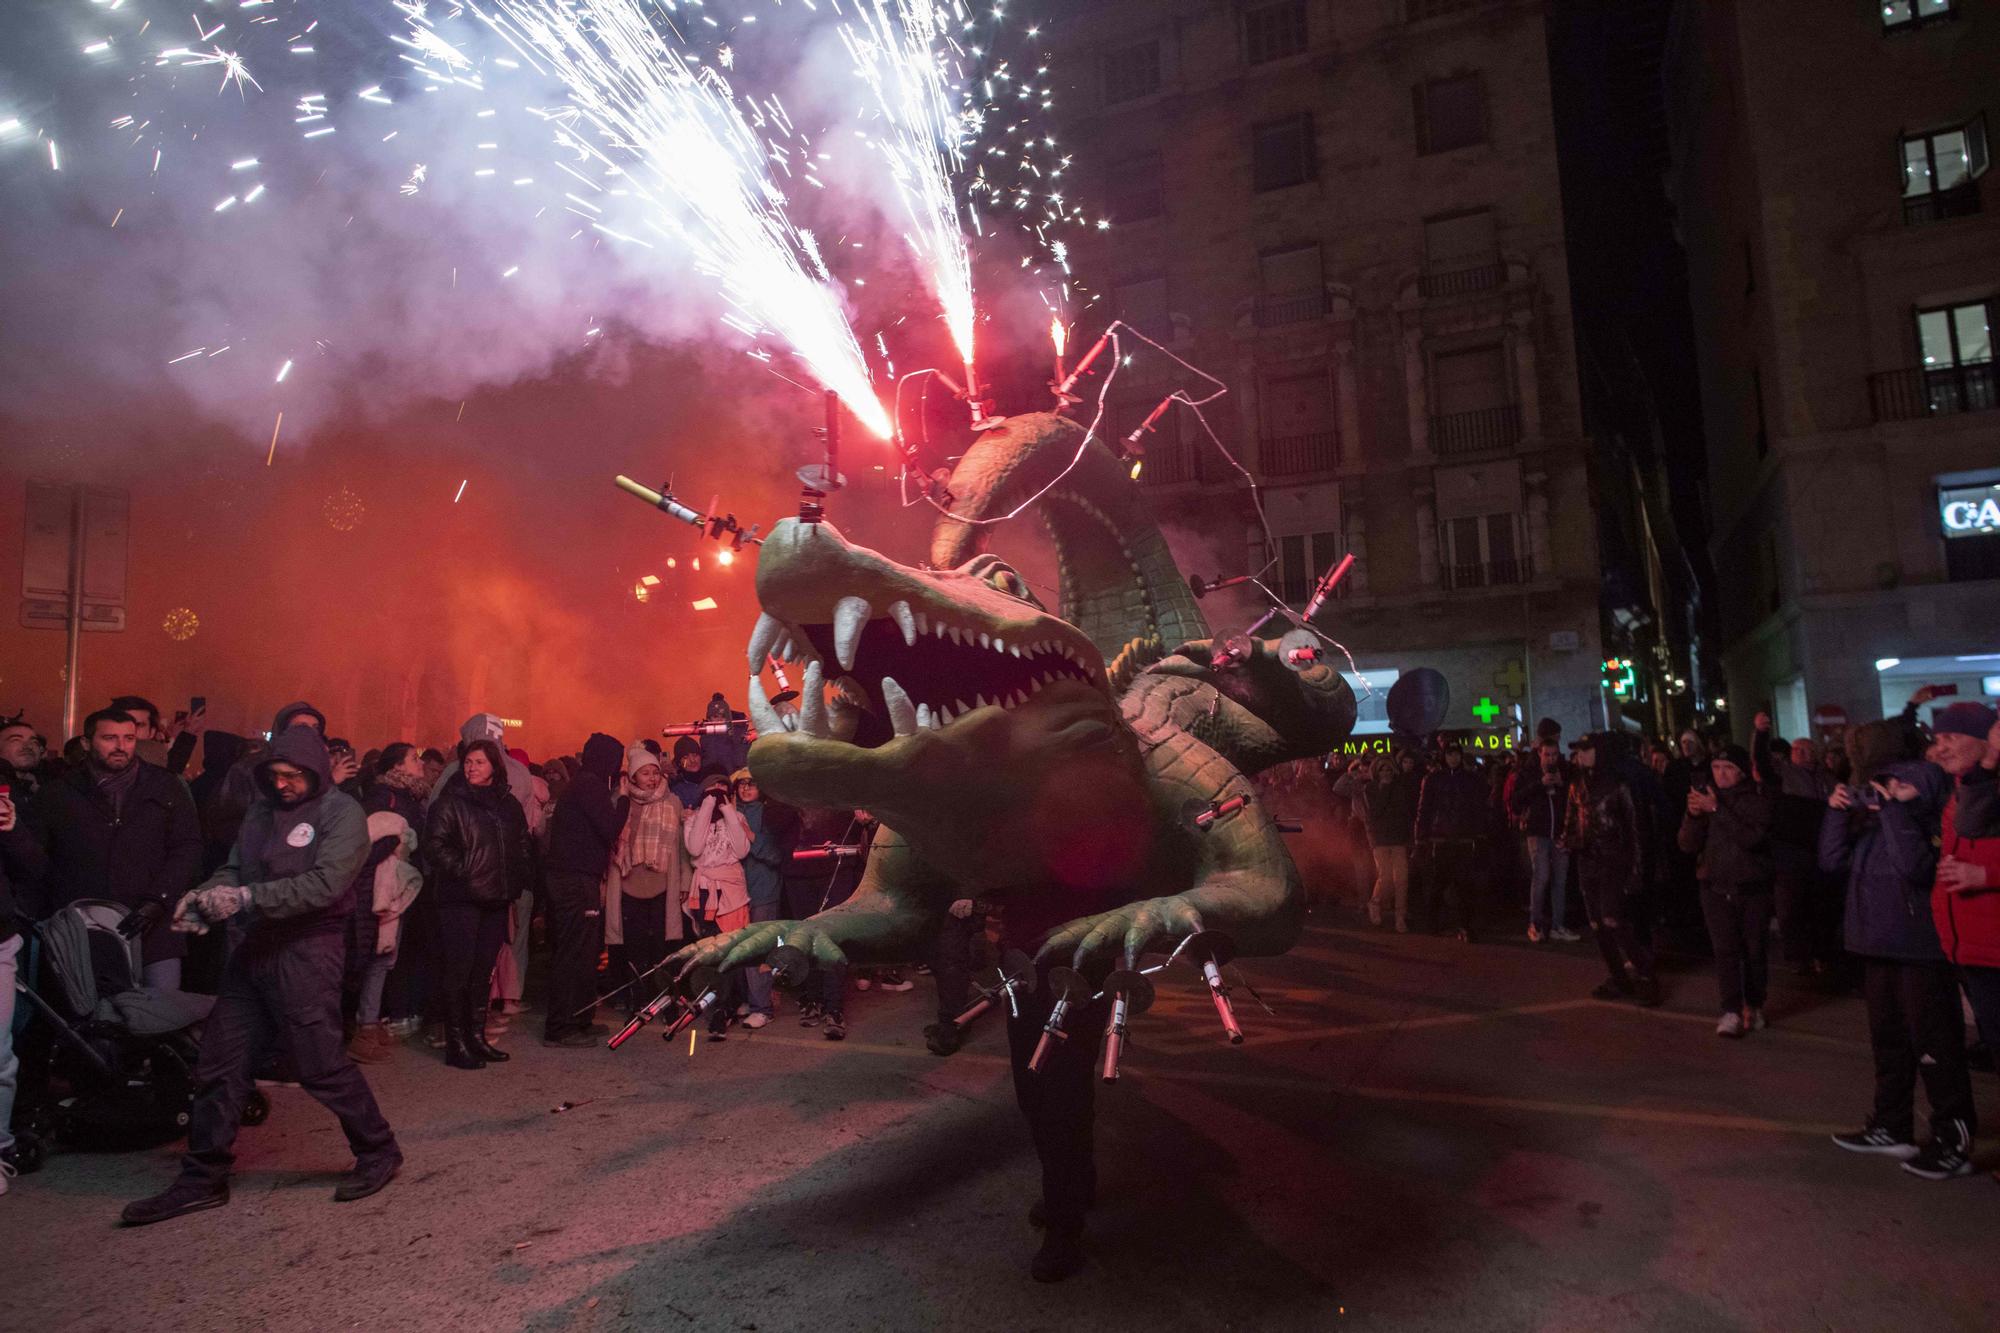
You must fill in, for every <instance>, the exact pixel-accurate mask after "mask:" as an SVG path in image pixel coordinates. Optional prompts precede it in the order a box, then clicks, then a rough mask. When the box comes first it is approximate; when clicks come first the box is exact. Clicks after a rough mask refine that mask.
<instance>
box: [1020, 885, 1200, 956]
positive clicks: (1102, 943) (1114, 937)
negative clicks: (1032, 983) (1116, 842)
mask: <svg viewBox="0 0 2000 1333" xmlns="http://www.w3.org/2000/svg"><path fill="white" fill-rule="evenodd" d="M1200 929H1202V922H1201V913H1200V912H1199V911H1197V910H1196V909H1195V906H1194V904H1193V903H1192V902H1190V901H1189V900H1188V896H1187V895H1186V894H1175V895H1173V896H1172V897H1167V898H1147V899H1144V900H1142V901H1140V902H1136V903H1128V904H1126V905H1125V906H1124V907H1120V908H1116V909H1114V910H1112V911H1109V912H1100V913H1098V914H1097V915H1096V916H1086V917H1079V918H1078V919H1077V920H1075V921H1071V922H1069V923H1068V924H1067V925H1063V926H1059V927H1057V928H1056V930H1055V932H1054V933H1053V934H1051V935H1050V936H1049V938H1048V942H1047V943H1046V944H1044V945H1042V947H1041V950H1040V951H1039V952H1038V953H1037V954H1036V955H1035V962H1036V964H1037V965H1038V966H1039V965H1041V964H1043V963H1048V962H1059V961H1061V959H1062V957H1063V955H1064V954H1065V953H1067V954H1068V955H1069V959H1070V963H1069V965H1070V966H1071V967H1073V968H1075V969H1076V970H1077V971H1079V972H1084V973H1086V974H1093V975H1094V974H1095V972H1098V971H1102V970H1104V968H1105V967H1106V966H1107V965H1108V966H1111V967H1117V966H1120V965H1121V964H1122V965H1123V966H1125V967H1127V968H1133V967H1137V966H1138V965H1139V956H1140V955H1141V954H1144V953H1146V952H1148V951H1149V950H1152V949H1154V948H1156V947H1161V946H1165V947H1168V948H1171V947H1172V946H1173V945H1175V944H1178V943H1179V942H1180V941H1181V940H1183V939H1186V938H1187V937H1188V936H1189V935H1192V934H1194V933H1195V932H1196V931H1199V930H1200Z"/></svg>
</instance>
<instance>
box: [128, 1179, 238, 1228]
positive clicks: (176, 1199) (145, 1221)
mask: <svg viewBox="0 0 2000 1333" xmlns="http://www.w3.org/2000/svg"><path fill="white" fill-rule="evenodd" d="M228 1202H229V1184H228V1182H227V1181H222V1182H218V1183H216V1184H212V1185H211V1184H209V1183H208V1182H207V1181H205V1180H176V1181H175V1182H174V1183H173V1184H171V1185H169V1186H167V1188H166V1189H165V1190H163V1191H162V1192H160V1193H158V1194H155V1195H154V1196H153V1197H152V1198H150V1199H140V1200H139V1201H137V1202H136V1203H128V1204H126V1205H125V1211H124V1212H122V1213H120V1214H119V1215H118V1220H119V1221H120V1222H122V1223H124V1224H125V1225H126V1226H128V1227H144V1226H151V1225H152V1224H153V1223H155V1222H164V1221H166V1220H167V1219H169V1218H174V1217H181V1216H184V1215H185V1214H188V1213H199V1212H204V1211H206V1210H207V1209H210V1208H220V1207H222V1206H223V1205H224V1204H226V1203H228Z"/></svg>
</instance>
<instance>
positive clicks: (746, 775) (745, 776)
mask: <svg viewBox="0 0 2000 1333" xmlns="http://www.w3.org/2000/svg"><path fill="white" fill-rule="evenodd" d="M756 780H757V779H756V776H755V775H754V774H752V773H751V772H750V770H749V769H747V768H739V769H737V770H736V771H735V772H734V773H731V774H730V775H729V781H730V784H731V785H732V786H733V785H735V784H736V783H739V782H755V781H756Z"/></svg>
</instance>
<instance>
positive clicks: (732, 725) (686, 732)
mask: <svg viewBox="0 0 2000 1333" xmlns="http://www.w3.org/2000/svg"><path fill="white" fill-rule="evenodd" d="M732 731H741V732H743V733H744V734H745V735H746V736H748V737H749V738H750V739H751V740H755V739H756V738H757V729H756V728H755V727H753V726H751V725H750V724H749V722H748V721H744V720H739V719H737V718H731V719H730V720H729V721H727V722H679V723H675V724H674V725H672V726H667V727H661V728H660V734H661V735H662V736H727V735H728V734H729V733H730V732H732Z"/></svg>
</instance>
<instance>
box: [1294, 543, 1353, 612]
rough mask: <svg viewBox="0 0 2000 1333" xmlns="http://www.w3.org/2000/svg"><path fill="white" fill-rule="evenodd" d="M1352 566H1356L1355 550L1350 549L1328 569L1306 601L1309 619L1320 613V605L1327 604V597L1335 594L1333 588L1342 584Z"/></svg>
mask: <svg viewBox="0 0 2000 1333" xmlns="http://www.w3.org/2000/svg"><path fill="white" fill-rule="evenodd" d="M1352 568H1354V552H1352V551H1349V552H1348V553H1347V554H1346V555H1344V556H1342V557H1340V563H1339V564H1337V565H1335V566H1334V567H1333V568H1332V569H1330V570H1328V571H1327V573H1326V577H1325V578H1323V579H1321V580H1320V581H1319V586H1318V587H1316V588H1314V589H1313V595H1312V599H1311V600H1310V601H1308V602H1307V603H1306V609H1305V618H1306V619H1307V620H1311V619H1312V618H1313V617H1314V616H1316V615H1318V614H1319V609H1320V607H1322V606H1324V605H1325V604H1326V599H1327V598H1329V597H1331V596H1333V590H1334V589H1335V588H1337V587H1339V586H1340V581H1341V580H1342V579H1344V578H1346V577H1347V571H1348V570H1350V569H1352Z"/></svg>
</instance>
